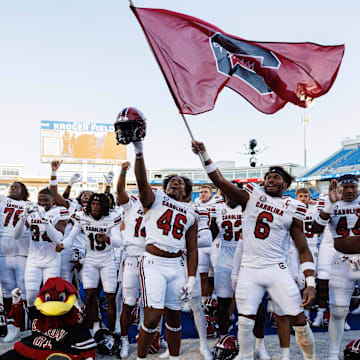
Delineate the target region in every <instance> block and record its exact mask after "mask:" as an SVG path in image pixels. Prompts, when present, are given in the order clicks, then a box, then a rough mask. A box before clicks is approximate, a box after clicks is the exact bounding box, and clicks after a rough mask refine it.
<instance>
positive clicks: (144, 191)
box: [133, 141, 155, 209]
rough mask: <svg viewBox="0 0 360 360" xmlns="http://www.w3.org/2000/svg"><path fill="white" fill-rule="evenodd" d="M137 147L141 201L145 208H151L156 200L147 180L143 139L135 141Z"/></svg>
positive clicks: (137, 175)
mask: <svg viewBox="0 0 360 360" xmlns="http://www.w3.org/2000/svg"><path fill="white" fill-rule="evenodd" d="M133 144H134V147H135V154H136V157H135V177H136V182H137V185H138V189H139V197H140V201H141V203H142V205H143V207H144V209H149V208H150V207H151V205H152V204H153V202H154V200H155V195H154V193H153V191H152V189H151V186H150V184H149V182H148V180H147V176H146V167H145V161H144V155H143V143H142V141H136V142H133Z"/></svg>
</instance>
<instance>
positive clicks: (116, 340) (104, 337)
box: [94, 329, 120, 355]
mask: <svg viewBox="0 0 360 360" xmlns="http://www.w3.org/2000/svg"><path fill="white" fill-rule="evenodd" d="M94 339H95V341H96V343H97V349H98V351H99V353H100V354H101V355H116V354H118V353H119V350H120V337H119V336H118V335H117V334H112V333H110V331H109V330H108V329H99V330H98V331H97V332H96V333H95V335H94Z"/></svg>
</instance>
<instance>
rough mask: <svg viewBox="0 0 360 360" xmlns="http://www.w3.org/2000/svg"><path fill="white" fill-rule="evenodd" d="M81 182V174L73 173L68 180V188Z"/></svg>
mask: <svg viewBox="0 0 360 360" xmlns="http://www.w3.org/2000/svg"><path fill="white" fill-rule="evenodd" d="M81 180H82V177H81V174H79V173H75V174H74V175H73V176H72V177H71V178H70V179H69V182H68V184H69V186H73V185H74V184H75V183H77V182H80V181H81Z"/></svg>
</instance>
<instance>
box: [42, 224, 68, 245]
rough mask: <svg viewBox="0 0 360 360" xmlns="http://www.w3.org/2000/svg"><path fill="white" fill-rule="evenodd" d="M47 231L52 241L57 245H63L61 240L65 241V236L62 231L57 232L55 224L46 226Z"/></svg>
mask: <svg viewBox="0 0 360 360" xmlns="http://www.w3.org/2000/svg"><path fill="white" fill-rule="evenodd" d="M45 230H46V233H47V235H48V237H49V238H50V239H51V241H53V242H54V243H55V244H59V243H61V240H62V239H63V237H64V235H63V234H62V233H61V232H60V231H58V230H56V229H55V227H54V225H53V224H50V223H47V224H45ZM64 247H65V245H64Z"/></svg>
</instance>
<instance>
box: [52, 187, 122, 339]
mask: <svg viewBox="0 0 360 360" xmlns="http://www.w3.org/2000/svg"><path fill="white" fill-rule="evenodd" d="M123 217H124V215H123V210H122V209H121V211H117V212H110V211H109V201H108V198H107V196H106V195H105V194H96V193H95V194H92V195H91V197H90V200H89V203H88V205H87V207H86V209H85V210H84V211H78V212H77V213H76V214H75V215H74V216H73V219H74V221H75V225H74V227H73V229H72V230H71V232H70V234H69V235H68V236H67V237H66V238H65V239H64V241H63V242H61V243H60V244H58V245H57V246H56V249H57V251H62V250H63V249H67V248H70V247H71V246H72V244H73V242H74V240H75V238H76V236H77V235H78V234H79V233H80V232H81V231H83V232H84V233H85V236H86V254H85V258H84V262H83V269H82V271H81V276H82V282H83V286H84V290H85V294H86V307H85V313H86V317H87V321H88V323H89V326H90V328H95V327H97V322H98V321H97V314H98V306H97V287H98V284H99V280H100V279H101V282H102V285H103V288H104V292H105V299H106V304H107V318H108V325H109V330H110V331H111V332H113V331H114V329H115V318H116V303H115V294H116V287H117V269H116V265H115V256H114V250H113V247H121V246H122V242H121V234H120V223H121V222H122V220H123Z"/></svg>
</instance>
